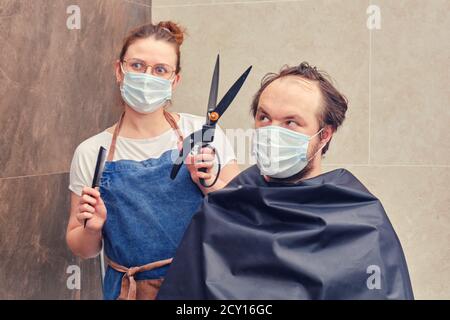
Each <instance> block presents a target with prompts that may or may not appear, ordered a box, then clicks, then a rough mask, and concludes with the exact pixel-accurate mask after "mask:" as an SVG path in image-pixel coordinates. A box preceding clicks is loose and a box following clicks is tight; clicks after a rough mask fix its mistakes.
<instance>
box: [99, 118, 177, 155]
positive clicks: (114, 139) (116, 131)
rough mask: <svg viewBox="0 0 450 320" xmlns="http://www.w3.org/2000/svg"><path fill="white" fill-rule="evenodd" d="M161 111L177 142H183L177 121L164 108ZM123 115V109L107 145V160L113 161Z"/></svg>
mask: <svg viewBox="0 0 450 320" xmlns="http://www.w3.org/2000/svg"><path fill="white" fill-rule="evenodd" d="M163 112H164V117H165V118H166V120H167V122H168V123H169V124H170V126H171V127H172V129H173V131H175V134H176V135H177V137H178V142H181V143H183V140H184V137H183V133H182V132H181V130H180V128H179V127H178V124H177V122H176V121H175V119H174V118H173V116H172V115H171V114H170V113H169V112H167V111H166V110H164V111H163ZM124 116H125V111H124V112H122V114H121V115H120V118H119V121H118V122H117V126H116V128H115V129H114V134H113V137H112V141H111V146H110V147H109V151H108V157H107V158H106V159H107V161H113V158H114V152H115V151H116V142H117V137H118V136H119V131H120V127H121V126H122V121H123V117H124Z"/></svg>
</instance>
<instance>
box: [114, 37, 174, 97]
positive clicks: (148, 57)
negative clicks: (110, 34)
mask: <svg viewBox="0 0 450 320" xmlns="http://www.w3.org/2000/svg"><path fill="white" fill-rule="evenodd" d="M129 59H139V60H142V61H143V62H145V64H147V65H150V66H154V65H157V64H166V65H169V66H170V67H172V69H173V70H176V67H177V53H176V48H175V45H174V44H172V43H169V42H167V41H164V40H156V39H155V38H154V37H149V38H145V39H139V40H136V41H135V42H133V43H132V44H131V45H130V46H129V47H128V49H127V52H126V53H125V56H124V60H129ZM124 67H125V66H124ZM115 70H116V79H117V82H118V83H122V81H123V72H122V69H121V67H120V61H119V60H117V61H116V65H115ZM151 72H152V71H151V67H149V68H148V69H147V73H148V74H151ZM172 78H173V80H172V90H174V89H175V88H176V86H177V84H178V82H179V81H180V75H179V74H175V75H174V76H172Z"/></svg>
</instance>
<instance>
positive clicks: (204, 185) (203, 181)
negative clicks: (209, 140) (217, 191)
mask: <svg viewBox="0 0 450 320" xmlns="http://www.w3.org/2000/svg"><path fill="white" fill-rule="evenodd" d="M203 148H210V149H211V150H213V151H214V154H215V155H216V156H217V160H218V161H217V174H216V178H215V179H214V181H213V182H212V183H211V184H210V185H207V184H206V181H205V179H203V178H200V179H199V180H200V184H201V185H202V186H203V187H205V188H211V187H212V186H213V185H215V184H216V182H217V179H219V174H220V170H221V165H220V157H219V154H218V153H217V150H216V148H214V147H213V146H212V145H210V144H205V145H203ZM198 171H200V172H206V168H199V169H198Z"/></svg>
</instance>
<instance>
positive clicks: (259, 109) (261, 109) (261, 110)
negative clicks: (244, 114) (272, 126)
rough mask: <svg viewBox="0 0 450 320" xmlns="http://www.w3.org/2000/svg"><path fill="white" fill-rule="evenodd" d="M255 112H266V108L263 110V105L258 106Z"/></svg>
mask: <svg viewBox="0 0 450 320" xmlns="http://www.w3.org/2000/svg"><path fill="white" fill-rule="evenodd" d="M256 112H263V113H266V114H267V112H266V110H264V107H263V106H258V109H256Z"/></svg>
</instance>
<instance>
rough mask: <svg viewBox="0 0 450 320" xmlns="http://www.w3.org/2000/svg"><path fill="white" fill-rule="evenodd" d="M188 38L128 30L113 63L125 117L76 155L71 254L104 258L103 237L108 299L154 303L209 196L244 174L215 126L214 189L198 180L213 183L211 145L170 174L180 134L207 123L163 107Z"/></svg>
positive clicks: (172, 28)
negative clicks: (101, 153)
mask: <svg viewBox="0 0 450 320" xmlns="http://www.w3.org/2000/svg"><path fill="white" fill-rule="evenodd" d="M182 42H183V31H182V29H181V28H180V27H179V26H178V25H177V24H175V23H173V22H170V21H166V22H160V23H158V24H157V25H153V24H147V25H144V26H142V27H139V28H137V29H135V30H133V31H132V32H131V34H130V35H129V36H128V37H127V38H126V39H125V41H124V44H123V47H122V50H121V53H120V58H119V60H118V61H117V62H116V64H115V72H116V79H117V83H118V84H119V86H120V92H121V96H122V100H123V107H124V112H123V113H122V115H121V117H120V119H119V121H118V122H117V123H116V124H115V125H113V126H112V127H110V128H108V129H106V130H105V131H103V132H101V133H99V134H97V135H95V136H93V137H91V138H89V139H87V140H85V141H84V142H82V143H81V144H80V145H79V146H78V147H77V149H76V150H75V153H74V157H73V160H72V165H71V170H70V186H69V189H70V190H71V191H72V193H71V213H70V219H69V223H68V228H67V234H66V238H67V243H68V245H69V247H70V249H71V250H72V251H73V253H74V254H76V255H78V256H80V257H82V258H91V257H95V256H97V255H98V254H99V252H100V250H101V247H102V239H103V242H104V252H105V255H106V260H107V262H108V268H107V270H106V274H105V279H104V288H103V294H104V298H105V299H117V298H119V299H135V298H137V299H154V297H155V296H156V294H157V292H158V289H159V286H160V285H161V282H162V281H163V277H164V275H165V273H166V271H167V269H168V266H169V264H170V263H171V258H172V256H173V255H174V253H175V250H176V248H177V246H178V243H179V241H180V240H181V237H182V235H183V233H184V231H185V228H186V227H187V225H188V224H189V222H190V220H191V217H192V215H193V214H194V213H195V212H196V210H197V209H198V207H199V205H200V203H201V201H202V198H203V196H204V195H205V194H207V193H208V192H211V191H214V190H217V189H220V188H222V187H223V186H225V185H226V184H227V183H228V182H229V181H230V180H231V179H232V178H233V177H234V176H236V175H237V174H238V173H239V169H238V166H237V164H236V161H235V157H234V153H233V150H232V148H231V146H230V144H229V142H228V141H227V139H226V137H225V135H224V133H223V131H222V130H220V128H218V130H217V133H216V137H215V142H214V143H213V146H214V147H215V148H216V150H217V151H216V152H217V153H218V156H219V157H218V158H219V159H221V161H222V163H221V164H222V170H221V172H220V177H219V179H218V181H217V183H216V184H214V186H212V187H209V188H207V187H203V186H202V185H201V184H200V183H199V179H201V178H202V179H205V181H206V182H207V185H209V184H210V182H212V181H214V180H215V176H214V174H213V173H212V171H213V170H212V169H213V167H214V159H215V155H214V154H212V152H211V151H210V149H208V148H206V149H202V150H201V151H200V153H199V154H198V155H195V156H194V155H191V156H189V157H188V158H187V160H186V163H187V165H186V166H183V168H182V170H181V171H180V173H179V174H178V176H177V178H176V179H175V180H171V179H170V177H169V175H170V170H171V167H172V164H173V159H174V158H173V156H174V153H176V154H178V149H177V148H179V147H180V142H181V141H182V140H183V137H186V136H188V135H189V134H190V133H192V132H194V131H196V130H198V129H200V128H201V126H202V124H203V121H204V119H203V117H197V116H193V115H190V114H184V113H180V114H176V113H172V112H168V111H167V110H166V107H167V106H168V105H169V104H170V102H171V97H172V91H173V90H174V89H175V88H176V87H177V85H178V83H179V81H180V46H181V44H182ZM100 146H103V147H105V148H106V149H107V150H108V157H107V161H106V162H105V166H104V171H103V174H102V176H101V180H100V188H95V189H93V188H90V187H88V186H89V185H91V183H92V176H93V173H94V170H95V163H96V158H97V153H98V150H99V147H100ZM200 168H205V169H206V172H200V171H199V169H200ZM85 221H86V226H85V227H83V225H84V222H85Z"/></svg>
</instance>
